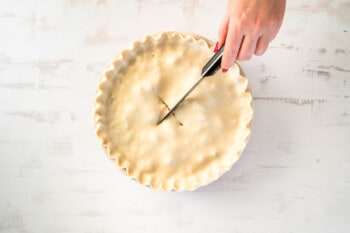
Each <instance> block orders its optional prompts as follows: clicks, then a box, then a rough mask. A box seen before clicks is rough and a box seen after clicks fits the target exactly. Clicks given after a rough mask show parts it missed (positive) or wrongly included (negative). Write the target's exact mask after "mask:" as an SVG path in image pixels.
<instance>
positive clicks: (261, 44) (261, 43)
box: [254, 35, 270, 56]
mask: <svg viewBox="0 0 350 233" xmlns="http://www.w3.org/2000/svg"><path fill="white" fill-rule="evenodd" d="M269 43H270V40H269V38H268V37H267V36H266V35H263V36H261V37H260V38H259V39H258V41H257V44H256V48H255V52H254V54H255V55H257V56H261V55H263V54H264V53H265V51H266V49H267V48H268V46H269Z"/></svg>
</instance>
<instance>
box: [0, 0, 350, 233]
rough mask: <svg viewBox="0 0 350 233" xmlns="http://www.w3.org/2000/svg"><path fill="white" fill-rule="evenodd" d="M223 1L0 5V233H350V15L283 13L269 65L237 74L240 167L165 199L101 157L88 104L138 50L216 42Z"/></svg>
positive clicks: (293, 5)
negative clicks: (148, 43) (243, 120)
mask: <svg viewBox="0 0 350 233" xmlns="http://www.w3.org/2000/svg"><path fill="white" fill-rule="evenodd" d="M224 9H225V1H210V0H191V1H190V0H181V1H162V0H143V1H142V0H139V1H136V0H134V1H132V0H114V1H113V0H67V1H39V0H37V1H34V0H33V1H10V0H8V1H6V0H5V1H0V29H1V31H0V232H35V233H36V232H52V233H57V232H89V233H91V232H96V233H97V232H99V233H101V232H220V233H225V232H230V233H252V232H264V233H265V232H269V233H271V232H288V233H291V232H305V233H306V232H307V233H313V232H314V233H322V232H349V231H350V223H349V219H350V13H349V12H350V4H349V2H348V1H336V0H333V1H327V0H311V1H306V0H303V1H302V0H298V1H297V0H295V1H288V5H287V12H286V15H285V21H284V24H283V26H282V29H281V31H280V33H279V35H278V37H277V38H276V39H275V41H274V42H273V43H272V44H271V47H270V49H269V50H268V52H267V53H266V54H265V55H264V56H262V57H258V58H253V59H252V60H251V61H249V62H244V63H241V65H242V67H243V68H244V70H245V71H246V73H247V76H248V77H249V80H250V86H251V88H252V91H253V94H254V97H255V124H254V131H253V133H252V137H251V140H250V142H249V144H248V146H247V148H246V150H245V151H244V153H243V156H242V158H241V159H240V161H239V162H238V163H237V164H236V165H235V166H234V167H233V169H232V170H231V171H229V172H228V173H226V174H225V175H224V176H223V177H221V178H220V179H219V180H218V181H217V182H215V183H212V184H210V185H209V186H206V187H203V188H200V189H199V190H197V191H195V192H185V193H162V192H157V191H153V190H150V189H148V188H145V187H142V186H140V185H139V184H137V183H136V182H133V181H132V180H130V179H129V178H128V177H126V176H124V175H123V174H122V173H120V172H119V171H118V169H117V168H116V167H115V166H114V165H113V164H112V163H111V162H110V161H109V160H108V158H107V157H106V156H105V155H104V153H103V151H102V149H101V147H100V145H99V142H98V140H97V137H96V136H95V133H94V125H93V117H92V115H93V99H94V91H95V88H96V84H97V82H98V79H99V75H100V73H101V72H102V70H103V68H104V67H105V64H106V63H107V62H108V61H109V60H110V58H112V57H113V56H114V55H115V54H116V53H118V52H119V51H120V50H122V49H124V48H125V47H127V46H128V45H129V44H130V43H131V42H132V41H133V40H135V39H139V38H141V37H142V36H143V35H145V34H153V33H157V32H161V31H171V30H175V31H186V32H193V33H197V34H201V35H203V36H206V37H208V38H210V39H212V40H216V32H217V29H218V26H219V23H220V21H221V18H222V16H223V13H224Z"/></svg>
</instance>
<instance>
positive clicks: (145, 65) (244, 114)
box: [94, 32, 253, 191]
mask: <svg viewBox="0 0 350 233" xmlns="http://www.w3.org/2000/svg"><path fill="white" fill-rule="evenodd" d="M212 55H213V42H212V41H210V40H208V39H206V38H203V37H201V36H198V35H194V34H188V33H179V32H164V33H160V34H157V35H149V36H146V37H144V38H143V39H141V40H138V41H135V42H134V43H133V44H132V45H131V47H130V48H128V49H126V50H124V51H122V52H121V53H120V54H119V55H117V56H116V57H115V58H114V59H113V60H112V61H111V62H110V64H109V65H108V66H107V68H106V70H105V71H104V73H103V75H102V77H101V79H100V82H99V85H98V88H97V91H96V97H95V111H94V114H95V115H94V118H95V126H96V134H97V136H98V138H99V140H100V142H101V145H102V147H103V148H104V150H105V152H106V154H107V155H108V157H109V158H110V159H111V160H112V161H113V162H114V163H115V164H116V165H117V166H118V167H119V168H120V169H121V170H122V171H124V173H125V174H126V175H128V176H129V177H131V178H133V179H135V180H136V181H138V182H139V183H140V184H142V185H146V186H150V187H151V188H154V189H159V190H164V191H171V190H176V191H184V190H194V189H196V188H198V187H200V186H203V185H206V184H208V183H210V182H212V181H214V180H216V179H218V178H219V177H220V176H221V175H222V174H223V173H224V172H225V171H228V170H229V169H230V168H231V167H232V165H233V164H234V163H235V162H236V161H237V160H238V158H239V157H240V155H241V153H242V151H243V149H244V148H245V146H246V144H247V141H248V138H249V135H250V132H251V123H252V118H253V108H252V95H251V92H250V90H249V88H248V80H247V78H246V77H245V75H244V73H243V71H242V69H241V68H240V66H239V65H238V64H236V63H235V64H234V65H233V66H232V67H231V68H230V69H229V71H228V72H227V73H222V72H221V71H218V72H217V73H216V74H214V75H213V76H210V77H207V78H206V79H205V80H204V81H203V82H202V83H201V84H200V85H199V86H198V87H197V88H196V89H195V90H194V91H193V92H192V93H191V94H190V95H189V96H188V97H187V98H186V99H185V101H184V102H183V103H182V104H181V105H180V106H179V107H178V108H177V109H176V110H175V112H174V114H172V115H170V116H169V117H168V118H167V119H166V120H165V121H163V122H162V123H161V124H159V125H157V122H158V121H159V119H160V118H161V117H162V116H164V114H166V113H167V111H168V110H169V107H172V106H173V105H174V104H175V103H176V102H177V100H178V99H179V98H181V96H182V95H183V94H184V93H185V92H186V91H187V90H188V89H189V88H190V87H191V86H192V85H193V84H194V83H195V82H196V80H198V78H199V77H200V72H201V69H202V67H203V66H204V65H205V64H206V62H207V61H208V60H209V59H210V57H211V56H212Z"/></svg>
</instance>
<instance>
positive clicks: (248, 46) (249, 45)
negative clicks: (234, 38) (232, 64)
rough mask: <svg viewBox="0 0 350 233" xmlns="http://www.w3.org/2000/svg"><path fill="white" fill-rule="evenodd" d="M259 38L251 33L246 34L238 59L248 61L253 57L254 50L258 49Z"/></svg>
mask: <svg viewBox="0 0 350 233" xmlns="http://www.w3.org/2000/svg"><path fill="white" fill-rule="evenodd" d="M257 40H258V38H257V37H255V36H251V35H246V36H244V38H243V40H242V44H241V48H240V50H239V52H238V56H237V60H239V61H247V60H249V59H250V58H252V56H253V54H254V52H255V51H256V43H257Z"/></svg>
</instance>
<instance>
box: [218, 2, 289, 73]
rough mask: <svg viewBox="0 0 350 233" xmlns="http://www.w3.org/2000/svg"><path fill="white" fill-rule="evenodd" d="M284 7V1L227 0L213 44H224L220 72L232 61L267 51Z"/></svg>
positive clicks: (242, 59)
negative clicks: (215, 40) (217, 35)
mask: <svg viewBox="0 0 350 233" xmlns="http://www.w3.org/2000/svg"><path fill="white" fill-rule="evenodd" d="M285 6H286V0H227V9H226V14H225V16H224V19H223V20H222V22H221V25H220V30H219V41H218V46H216V47H218V48H220V47H221V46H222V45H223V44H225V50H224V54H223V57H222V62H221V68H222V70H223V72H226V71H227V70H228V68H230V67H231V66H232V65H233V63H234V62H235V60H240V61H245V60H249V59H250V58H251V57H252V56H253V54H255V55H258V56H259V55H262V54H263V53H264V52H265V51H266V49H267V47H268V45H269V43H270V42H271V41H272V40H273V39H274V38H275V36H276V35H277V32H278V31H279V29H280V27H281V25H282V20H283V15H284V11H285Z"/></svg>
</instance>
